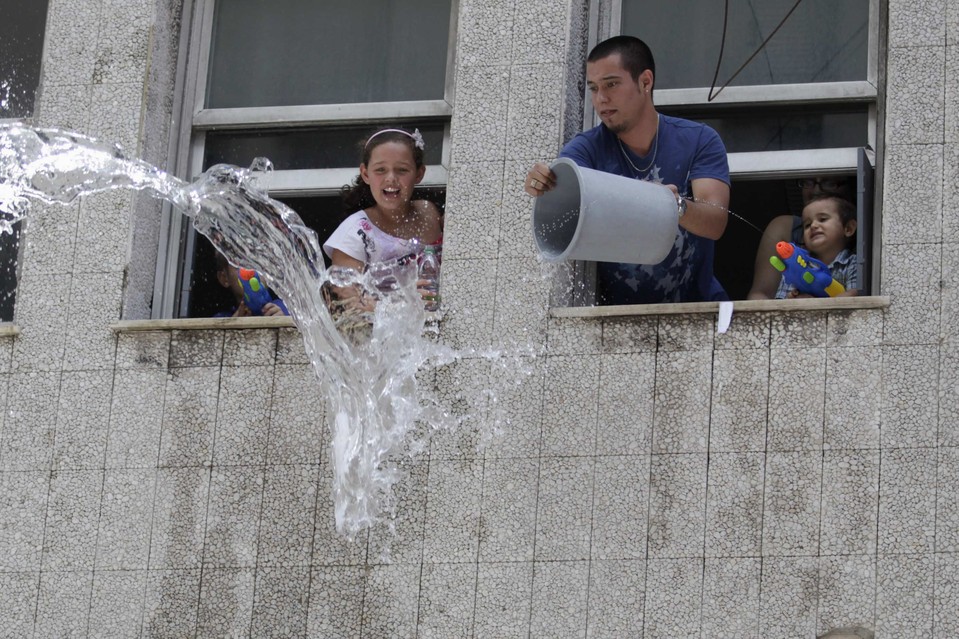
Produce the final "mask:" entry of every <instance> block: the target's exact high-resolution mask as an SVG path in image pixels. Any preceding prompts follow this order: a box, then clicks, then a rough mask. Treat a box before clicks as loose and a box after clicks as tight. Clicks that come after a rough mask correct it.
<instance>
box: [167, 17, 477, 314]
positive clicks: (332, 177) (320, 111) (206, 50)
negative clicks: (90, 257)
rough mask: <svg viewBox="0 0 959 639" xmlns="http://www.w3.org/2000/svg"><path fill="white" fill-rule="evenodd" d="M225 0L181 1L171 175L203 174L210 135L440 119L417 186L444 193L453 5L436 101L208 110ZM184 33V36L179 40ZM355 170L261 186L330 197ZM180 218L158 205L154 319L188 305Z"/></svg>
mask: <svg viewBox="0 0 959 639" xmlns="http://www.w3.org/2000/svg"><path fill="white" fill-rule="evenodd" d="M224 1H226V0H208V1H204V0H184V6H183V22H182V27H181V42H180V65H179V68H178V73H177V75H178V77H177V90H176V95H175V96H174V99H175V106H174V112H175V113H176V112H178V113H179V115H180V117H179V122H180V126H179V130H178V131H177V132H176V133H175V134H174V135H173V136H171V137H172V139H171V149H170V150H171V153H170V157H171V158H172V165H173V173H174V174H175V175H177V176H178V177H181V178H183V179H188V180H192V179H195V178H196V177H198V176H199V175H200V174H201V173H202V171H203V158H204V150H205V144H206V134H207V132H208V131H213V130H222V129H230V130H243V131H253V130H257V129H266V128H269V129H283V128H299V127H307V126H314V127H322V126H334V125H337V126H338V125H344V124H346V125H349V124H361V125H362V124H369V125H375V124H376V123H383V124H403V123H406V122H410V123H415V122H417V121H420V120H429V119H432V120H443V121H444V122H445V125H444V128H443V149H442V154H441V163H440V164H435V165H428V166H427V167H426V175H425V177H424V178H423V181H422V182H421V186H423V187H445V186H446V184H447V181H448V167H449V164H450V122H451V120H452V115H453V101H454V72H455V69H454V62H455V54H456V51H455V42H456V30H457V19H458V15H459V0H450V4H451V6H450V24H449V34H448V41H447V60H446V76H445V80H444V94H443V98H442V99H436V100H415V101H396V102H365V103H346V104H317V105H296V106H272V107H244V108H236V107H233V108H219V109H216V108H207V107H205V106H204V105H205V100H206V87H207V85H208V82H207V80H208V77H209V76H208V74H209V72H210V53H211V51H210V49H211V45H212V41H213V26H214V15H215V11H216V3H217V2H224ZM184 35H186V36H187V37H184ZM356 174H357V169H356V168H327V169H297V170H275V171H273V172H272V173H271V174H269V175H267V176H264V177H263V178H262V179H261V181H260V184H262V185H263V186H264V187H265V188H266V190H267V191H268V192H269V194H270V195H271V196H273V197H292V196H298V197H304V196H322V195H327V196H328V195H335V194H336V193H338V192H339V190H340V189H341V188H342V187H343V185H344V184H347V183H349V182H351V181H352V180H353V178H355V177H356ZM191 228H192V227H191V226H190V224H189V222H188V221H187V219H186V218H185V216H183V215H180V214H179V213H177V212H176V211H174V210H172V207H171V206H170V205H169V204H166V203H165V204H164V206H163V221H162V225H161V230H160V247H159V250H158V255H157V268H156V279H155V282H156V283H155V286H154V295H153V300H154V302H153V308H152V317H153V318H154V319H162V318H171V317H180V316H183V314H184V312H185V310H186V309H187V307H188V302H189V283H190V276H191V273H192V270H193V264H192V260H193V254H194V246H195V241H196V233H195V232H193V231H192V230H191Z"/></svg>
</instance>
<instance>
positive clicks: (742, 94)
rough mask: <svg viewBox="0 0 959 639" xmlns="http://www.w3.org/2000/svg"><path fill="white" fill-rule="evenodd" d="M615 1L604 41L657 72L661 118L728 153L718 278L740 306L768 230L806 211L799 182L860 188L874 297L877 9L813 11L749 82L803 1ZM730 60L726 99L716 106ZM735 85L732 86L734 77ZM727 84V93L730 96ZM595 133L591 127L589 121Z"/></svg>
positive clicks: (602, 31)
mask: <svg viewBox="0 0 959 639" xmlns="http://www.w3.org/2000/svg"><path fill="white" fill-rule="evenodd" d="M724 5H725V3H724V2H714V1H710V0H676V1H674V2H651V1H649V0H608V4H605V5H603V7H604V10H601V11H600V12H599V15H602V16H608V17H607V18H606V21H607V24H602V23H599V29H598V34H597V35H598V40H601V39H604V38H606V37H607V36H609V35H614V34H618V33H622V34H628V35H635V36H637V37H639V38H641V39H643V40H644V41H645V42H646V43H647V44H648V45H649V46H650V48H651V49H652V51H653V55H654V56H655V60H656V93H655V101H656V105H657V108H658V110H659V111H661V112H663V113H666V114H669V115H675V116H678V117H683V118H688V119H691V120H697V121H701V122H705V123H707V124H709V125H710V126H711V127H713V128H714V129H716V131H717V132H718V133H719V135H720V136H721V137H722V139H723V141H724V143H725V144H726V148H727V151H728V153H729V167H730V173H731V178H732V181H733V184H732V193H731V201H730V210H731V211H732V212H733V213H734V214H738V215H739V216H742V217H744V218H746V220H748V222H744V221H742V220H740V219H739V218H738V217H736V216H735V215H731V216H730V219H729V224H728V226H727V229H726V232H725V234H724V236H723V238H722V239H721V240H720V241H719V242H717V246H716V260H715V272H716V276H717V277H718V278H719V280H720V281H721V282H722V283H723V285H724V287H725V288H726V290H727V292H728V293H729V294H730V297H731V298H732V299H744V298H745V297H746V293H747V292H748V290H749V284H750V282H751V279H752V272H753V259H754V257H755V251H756V246H757V243H758V240H759V237H760V234H761V233H760V231H757V230H756V228H753V226H750V224H752V225H754V226H755V227H758V228H759V229H763V228H765V226H766V224H767V223H768V222H769V221H770V220H771V219H772V218H773V217H775V216H777V215H781V214H786V213H792V214H795V215H798V214H799V213H800V211H801V209H802V198H801V196H800V191H799V188H798V186H797V185H796V180H797V178H799V177H810V176H820V175H833V176H850V177H854V178H855V179H856V180H857V187H858V188H857V200H858V201H857V206H858V210H859V229H860V230H859V232H858V234H857V258H858V259H859V260H860V270H861V272H863V273H866V274H867V275H866V276H865V277H863V276H861V278H863V279H864V281H865V283H866V288H867V289H869V288H870V287H871V285H872V282H874V281H876V279H875V274H872V275H869V273H870V271H869V263H868V259H869V255H870V252H871V249H872V245H871V242H872V233H871V232H872V229H874V228H876V223H875V219H874V212H873V207H872V205H873V199H874V198H873V193H872V189H873V181H872V170H873V168H874V167H875V163H876V158H877V147H878V146H879V140H877V123H878V121H879V114H878V108H879V103H880V101H879V99H878V96H879V89H878V86H879V78H878V72H877V60H878V50H879V23H880V20H879V15H878V13H879V7H880V2H879V1H878V0H839V1H838V2H837V1H836V0H803V1H802V2H799V3H798V5H797V6H796V7H795V10H794V11H793V12H792V13H791V15H789V17H788V18H787V19H786V20H785V21H784V22H783V24H782V27H781V28H780V29H779V30H778V31H777V32H776V33H775V35H773V37H772V38H771V39H770V40H769V41H768V43H766V45H765V46H763V47H762V48H761V50H760V52H759V54H758V55H756V57H755V58H753V59H752V61H751V62H749V64H747V65H746V66H745V67H744V68H743V69H742V70H741V71H740V72H739V73H738V74H737V70H738V69H739V68H740V66H741V65H742V64H743V63H745V62H746V61H747V60H748V59H749V57H750V56H751V55H752V54H753V52H754V51H756V50H757V49H760V46H761V44H762V43H763V41H764V40H765V39H766V38H767V36H769V35H770V34H771V33H772V32H773V31H774V30H776V28H777V26H778V25H779V24H780V22H781V21H782V20H783V18H784V17H785V16H786V15H787V14H788V13H789V12H790V10H791V9H793V7H794V5H796V2H795V0H761V1H760V0H729V2H728V19H727V21H726V32H725V40H724V38H723V35H724V34H723V23H724V8H725V7H724ZM720 48H722V49H723V54H722V64H721V66H720V67H719V71H718V77H717V78H716V87H715V89H714V94H715V92H716V91H717V90H720V89H722V90H721V91H720V92H719V94H718V95H715V99H714V100H712V101H710V100H709V99H708V97H709V94H710V85H711V83H712V80H713V74H714V72H715V71H716V66H717V61H718V59H719V52H720ZM734 74H736V75H735V77H734V78H733V79H732V80H731V81H729V79H730V77H731V76H733V75H734ZM727 81H729V82H728V86H725V87H723V85H724V84H726V83H727ZM588 119H589V120H590V121H589V126H592V116H591V115H590V116H589V118H588Z"/></svg>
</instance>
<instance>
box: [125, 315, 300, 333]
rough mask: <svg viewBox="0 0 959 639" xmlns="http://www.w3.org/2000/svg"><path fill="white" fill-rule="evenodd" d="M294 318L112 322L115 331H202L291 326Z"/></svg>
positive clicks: (194, 318) (196, 318)
mask: <svg viewBox="0 0 959 639" xmlns="http://www.w3.org/2000/svg"><path fill="white" fill-rule="evenodd" d="M294 326H296V325H295V324H294V323H293V318H292V317H289V316H287V315H284V316H283V317H193V318H188V319H157V320H126V321H120V322H117V323H116V324H111V325H110V329H111V330H112V331H114V332H115V333H135V332H138V331H201V330H224V329H225V330H232V329H244V328H291V327H294Z"/></svg>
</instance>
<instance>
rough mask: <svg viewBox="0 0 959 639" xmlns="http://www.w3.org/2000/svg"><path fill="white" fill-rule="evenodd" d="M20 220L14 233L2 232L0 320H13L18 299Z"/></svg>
mask: <svg viewBox="0 0 959 639" xmlns="http://www.w3.org/2000/svg"><path fill="white" fill-rule="evenodd" d="M20 224H21V223H20V222H17V223H16V224H14V225H13V233H3V234H0V322H12V321H13V306H14V303H15V302H16V300H17V249H18V244H19V239H20Z"/></svg>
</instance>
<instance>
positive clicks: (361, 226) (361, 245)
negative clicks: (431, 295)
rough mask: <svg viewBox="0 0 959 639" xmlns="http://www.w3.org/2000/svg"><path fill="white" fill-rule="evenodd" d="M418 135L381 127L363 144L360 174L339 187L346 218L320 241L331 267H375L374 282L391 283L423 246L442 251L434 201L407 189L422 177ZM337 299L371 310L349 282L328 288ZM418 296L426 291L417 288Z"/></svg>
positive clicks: (413, 265)
mask: <svg viewBox="0 0 959 639" xmlns="http://www.w3.org/2000/svg"><path fill="white" fill-rule="evenodd" d="M423 150H424V144H423V138H422V136H421V135H420V133H419V131H413V132H412V133H410V132H409V131H406V130H404V129H382V130H380V131H377V132H376V133H374V134H373V135H371V136H370V137H369V138H368V139H367V140H366V143H365V144H364V145H363V157H362V161H361V162H360V174H359V175H358V176H357V177H356V179H355V180H354V182H353V184H352V185H349V186H347V187H344V189H343V200H344V202H345V203H346V205H347V206H348V207H349V210H354V211H356V212H355V213H353V214H352V215H350V216H349V217H347V218H346V219H345V220H344V221H343V222H342V223H341V224H340V225H339V226H338V227H337V229H336V230H335V231H333V234H332V235H330V237H329V239H327V240H326V242H325V243H324V244H323V251H324V252H325V253H326V254H327V255H328V256H329V257H330V259H331V261H332V266H334V267H342V268H348V269H353V270H356V271H359V272H364V271H366V270H368V269H370V268H374V269H375V270H376V272H375V274H374V276H375V278H376V279H377V281H378V285H379V286H380V287H382V288H389V287H390V286H391V285H395V279H393V276H392V275H391V274H392V273H398V272H400V271H402V270H403V269H406V268H412V269H415V268H416V262H417V259H418V258H419V256H420V254H421V253H422V252H423V248H424V247H425V246H427V245H429V246H433V247H434V248H435V249H436V253H437V255H439V254H440V253H441V251H442V244H443V219H442V217H441V216H440V212H439V209H437V207H436V205H435V204H433V203H432V202H430V201H428V200H414V199H413V189H414V187H415V186H416V185H417V184H419V183H420V182H421V181H422V180H423V176H424V175H425V174H426V166H425V165H424V164H423ZM332 288H333V294H334V295H333V296H332V297H335V298H338V300H337V302H336V303H337V304H341V305H342V306H343V307H344V308H347V309H354V310H360V311H369V310H372V306H373V304H374V302H373V300H371V299H368V298H365V297H363V296H362V295H361V294H360V291H359V290H358V289H357V288H355V287H332ZM421 294H423V295H424V296H426V295H427V293H426V292H425V291H424V290H423V289H421Z"/></svg>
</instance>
